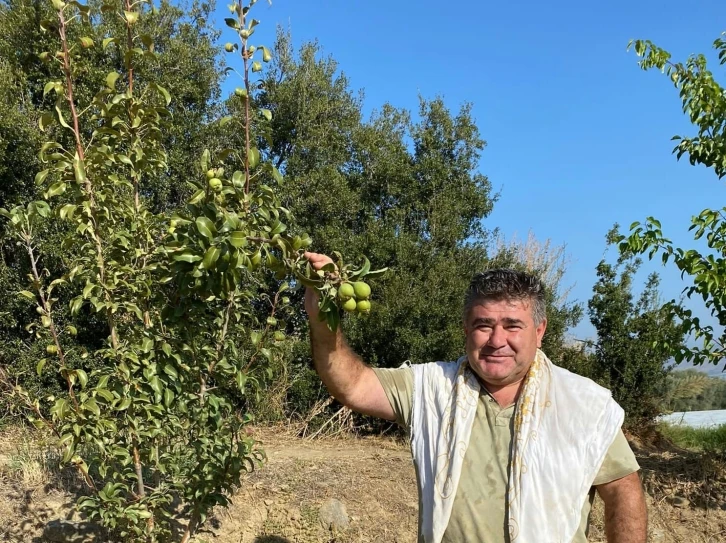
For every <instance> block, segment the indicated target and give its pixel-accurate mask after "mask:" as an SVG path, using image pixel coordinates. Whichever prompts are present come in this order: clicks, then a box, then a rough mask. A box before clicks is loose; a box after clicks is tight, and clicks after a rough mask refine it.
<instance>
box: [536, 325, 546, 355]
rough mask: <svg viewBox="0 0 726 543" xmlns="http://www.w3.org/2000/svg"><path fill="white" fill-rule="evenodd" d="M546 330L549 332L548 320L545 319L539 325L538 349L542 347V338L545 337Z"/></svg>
mask: <svg viewBox="0 0 726 543" xmlns="http://www.w3.org/2000/svg"><path fill="white" fill-rule="evenodd" d="M545 330H547V319H543V320H542V322H540V323H539V324H538V325H537V348H538V349H539V348H540V347H542V338H543V337H544V333H545Z"/></svg>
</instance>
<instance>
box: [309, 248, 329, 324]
mask: <svg viewBox="0 0 726 543" xmlns="http://www.w3.org/2000/svg"><path fill="white" fill-rule="evenodd" d="M304 256H305V258H307V259H308V262H310V265H311V266H312V268H313V269H314V270H315V271H317V270H319V269H321V268H322V267H323V266H325V265H326V264H330V263H331V262H333V259H332V258H330V257H329V256H327V255H321V254H319V253H309V252H307V251H306V252H305V254H304ZM319 300H320V297H319V296H318V293H317V291H316V290H315V289H314V288H310V287H306V288H305V311H306V312H307V314H308V317H309V318H310V326H314V325H316V324H318V323H319V322H320V320H319V318H318V316H319V311H318V309H319V308H318V304H319Z"/></svg>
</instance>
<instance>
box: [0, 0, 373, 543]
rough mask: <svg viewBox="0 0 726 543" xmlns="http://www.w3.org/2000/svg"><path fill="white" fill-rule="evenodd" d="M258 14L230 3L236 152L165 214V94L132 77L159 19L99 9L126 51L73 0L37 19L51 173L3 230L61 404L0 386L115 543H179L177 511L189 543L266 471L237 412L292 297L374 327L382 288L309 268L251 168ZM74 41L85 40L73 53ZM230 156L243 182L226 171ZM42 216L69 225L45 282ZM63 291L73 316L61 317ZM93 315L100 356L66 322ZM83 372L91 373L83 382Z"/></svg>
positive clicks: (287, 219) (200, 173)
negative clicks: (90, 53) (241, 131)
mask: <svg viewBox="0 0 726 543" xmlns="http://www.w3.org/2000/svg"><path fill="white" fill-rule="evenodd" d="M254 4H255V0H252V1H251V2H250V3H249V4H247V5H245V4H243V3H242V2H239V3H237V4H233V5H232V6H230V10H231V12H232V14H233V17H231V18H229V19H227V24H228V25H229V26H231V27H233V28H235V30H237V33H238V35H239V38H240V44H239V47H238V50H239V54H240V55H241V58H242V61H243V63H244V69H243V71H242V77H243V81H244V85H245V89H246V90H247V94H246V95H245V98H244V102H245V105H244V108H243V111H244V113H243V118H242V121H241V122H242V124H243V126H245V127H246V129H245V139H244V142H243V145H241V146H240V147H238V148H234V149H225V150H222V151H221V152H219V153H214V154H213V153H211V152H210V151H209V150H205V151H204V152H203V153H202V155H201V159H200V160H199V161H198V163H197V165H196V167H195V170H196V172H195V174H194V175H193V176H191V177H189V178H188V179H187V183H188V184H189V186H190V189H191V191H190V192H191V195H190V197H189V198H188V200H187V201H186V204H185V205H184V206H183V208H181V209H180V210H178V211H174V212H170V213H167V212H164V210H163V209H162V210H155V209H154V207H155V205H154V204H155V202H154V194H155V189H154V187H155V181H156V180H157V179H159V177H163V176H164V175H166V174H168V172H169V163H168V155H167V153H166V151H165V148H164V137H163V132H164V126H165V122H166V119H168V118H169V116H170V114H171V110H170V105H171V104H172V102H173V96H172V94H171V93H170V92H169V91H168V90H167V89H166V88H164V87H162V86H161V85H160V84H159V83H157V82H153V81H147V82H146V84H145V85H138V84H137V80H136V77H135V74H136V70H137V66H141V65H143V64H144V63H145V62H149V63H154V62H155V61H156V59H157V55H156V52H155V46H154V42H153V40H152V39H151V38H150V37H149V36H148V35H146V34H144V33H143V25H142V23H141V21H143V20H144V18H145V17H146V16H149V17H150V18H151V19H152V20H153V15H154V13H153V10H149V9H148V8H145V7H144V4H143V3H139V2H136V3H134V4H131V3H130V1H129V0H125V1H124V2H123V3H122V4H121V5H117V6H111V5H109V4H104V5H103V6H102V7H101V9H102V11H103V12H104V13H110V14H113V16H114V17H116V18H117V19H118V20H119V21H121V26H122V28H123V30H124V32H123V38H122V39H121V38H117V37H107V38H103V39H102V40H100V39H94V38H92V37H90V36H87V35H83V31H84V30H86V29H87V27H88V25H89V21H90V18H91V15H92V13H93V12H92V11H91V9H90V8H89V7H88V6H85V5H83V4H80V3H78V2H76V1H71V2H63V1H61V0H52V2H51V5H52V13H53V15H54V18H52V19H43V20H42V21H41V27H42V28H43V29H44V30H45V31H47V32H48V33H49V34H53V35H55V36H57V43H56V45H54V46H53V48H52V49H51V51H49V52H46V53H47V54H46V55H45V56H44V58H46V59H47V61H48V62H49V64H50V66H51V67H52V68H51V69H50V70H49V71H50V72H51V73H52V74H53V79H51V80H50V81H48V82H47V83H46V84H45V86H44V88H43V95H44V97H52V98H53V101H52V102H51V104H50V110H49V111H48V112H46V113H44V114H43V115H42V116H41V118H40V121H39V124H40V126H41V129H45V128H46V127H49V126H51V125H52V126H53V127H54V130H53V131H52V132H51V133H50V135H52V136H58V137H57V138H56V139H53V140H50V141H46V142H44V143H43V144H42V146H41V147H40V153H39V160H40V162H41V164H42V167H43V168H44V169H42V170H41V171H39V172H38V173H37V174H36V176H35V183H36V185H38V186H39V187H42V190H43V193H42V198H41V199H38V200H33V201H30V202H29V203H27V204H24V205H16V206H14V207H12V208H10V209H9V210H8V209H0V215H2V216H3V217H4V218H5V219H7V224H8V233H9V236H10V238H11V239H12V240H14V241H15V242H16V243H17V244H18V245H19V246H21V247H22V248H23V250H24V251H25V253H26V254H25V257H26V258H27V262H28V265H29V269H30V284H29V285H28V287H27V289H23V290H21V291H20V292H19V296H20V298H21V299H22V300H24V303H26V304H27V305H29V306H30V307H32V308H33V310H34V311H35V312H36V313H37V315H38V316H39V320H38V321H36V322H31V323H30V324H29V326H28V331H30V332H31V333H32V334H33V337H34V339H35V341H36V342H37V343H40V344H42V345H43V346H44V350H45V354H46V356H45V357H44V358H41V359H40V360H39V361H38V362H37V366H36V371H37V373H38V374H39V375H42V374H43V373H44V372H53V373H55V374H56V375H58V376H59V377H60V378H61V379H62V381H63V382H64V384H65V389H66V392H67V393H66V394H64V395H63V396H61V397H57V398H56V397H50V398H48V401H49V402H50V405H51V407H50V409H49V413H50V416H45V414H44V410H43V409H42V407H41V399H40V398H36V397H34V396H33V395H32V394H30V393H29V392H27V391H26V390H25V389H24V388H23V387H21V386H18V385H14V384H13V383H12V376H11V375H8V374H7V372H6V371H5V370H3V371H2V372H0V382H2V384H3V385H4V388H5V391H6V392H9V393H11V394H13V395H14V397H15V398H16V399H19V400H21V402H23V403H24V405H25V407H26V409H28V410H29V411H30V413H31V416H32V418H33V421H34V422H35V423H36V424H37V425H38V426H43V427H48V428H50V429H51V430H52V431H53V432H55V433H56V435H57V436H58V438H59V444H60V446H62V448H63V451H64V452H63V462H64V463H70V464H72V465H74V466H75V467H76V468H77V469H78V470H79V471H80V472H81V473H82V474H83V476H84V477H85V480H86V482H87V484H88V485H89V487H90V488H91V489H92V492H91V493H90V495H89V496H85V497H82V498H81V499H80V500H79V502H78V507H79V508H80V509H81V510H82V511H85V512H86V513H88V515H89V517H90V518H91V519H94V520H97V521H99V522H100V523H101V524H102V525H103V526H104V527H106V528H107V529H109V531H110V532H112V534H113V536H114V537H115V538H120V539H122V540H124V541H165V540H169V539H171V538H172V537H173V534H172V532H171V525H170V517H171V516H172V503H173V502H175V501H180V502H181V504H182V506H183V509H184V511H186V512H187V515H188V519H187V521H188V522H187V525H186V530H185V533H184V534H183V535H182V536H181V540H182V541H184V542H186V541H188V540H189V538H190V537H191V534H192V533H193V532H194V531H195V530H196V529H197V528H198V526H199V525H200V524H201V523H203V522H204V521H205V519H206V516H207V514H208V512H209V510H210V509H211V508H212V507H214V506H215V505H226V504H227V503H228V500H229V495H230V493H231V492H232V491H233V490H234V488H235V487H236V486H237V485H238V484H239V481H240V476H241V474H242V473H243V472H244V471H248V470H251V469H253V468H254V466H255V465H256V463H258V462H259V461H260V460H261V459H262V455H261V452H260V451H258V450H257V449H256V448H255V446H254V442H253V440H252V439H251V438H249V437H248V436H247V434H246V432H245V429H244V426H245V424H247V423H248V422H249V420H250V417H249V416H248V415H245V414H243V413H239V412H238V411H237V410H236V408H235V405H236V403H237V399H238V398H239V396H240V395H245V394H249V393H255V391H257V390H258V389H259V384H260V382H261V380H262V379H263V377H264V376H265V375H266V374H268V375H269V373H270V365H271V364H273V363H274V361H275V360H277V359H279V357H280V356H281V354H282V353H283V352H284V349H283V345H284V342H285V334H284V333H283V330H284V328H285V318H286V316H287V315H289V307H290V299H289V297H288V293H289V292H290V291H293V290H294V289H297V288H299V287H300V286H301V285H302V284H303V283H305V284H309V285H312V286H314V287H316V288H318V289H319V291H320V293H321V297H322V302H321V303H322V305H323V307H322V314H323V316H324V318H326V319H327V321H328V324H329V325H330V326H331V327H335V326H337V324H338V322H339V306H340V305H342V304H343V302H344V300H347V299H357V300H358V301H357V305H356V309H357V310H358V311H359V312H367V310H368V309H369V308H370V304H369V302H367V298H368V296H369V295H370V288H369V287H367V285H366V284H365V283H363V282H362V281H361V280H362V279H363V278H364V277H367V276H373V275H375V274H376V273H381V270H379V271H371V270H370V264H369V262H368V260H367V259H366V260H365V261H364V264H363V266H361V267H353V266H351V265H350V264H346V263H345V262H343V260H342V256H341V255H338V262H337V266H336V267H333V268H331V269H330V270H323V271H320V272H318V273H313V272H312V270H311V269H310V267H309V265H307V263H306V260H305V259H304V257H303V248H304V247H306V246H308V245H310V243H311V242H312V240H311V239H310V237H309V236H307V235H306V234H304V233H298V232H297V228H296V227H295V226H294V224H293V220H292V215H291V213H290V211H289V210H288V209H287V208H285V207H284V206H283V205H282V204H281V201H280V199H279V197H278V191H279V185H280V184H281V183H282V181H283V180H282V175H281V174H280V172H279V171H278V169H277V168H276V167H275V166H273V165H272V164H271V163H270V162H268V161H264V160H262V159H261V156H260V152H259V150H258V147H257V142H256V139H255V138H253V137H252V136H251V132H250V130H249V127H250V125H251V119H252V118H253V117H255V118H256V117H257V116H259V117H261V118H262V119H263V122H269V121H270V120H271V118H272V116H271V114H270V113H269V112H265V111H264V110H258V109H257V108H256V107H254V105H253V104H252V103H251V93H250V92H249V91H250V89H251V88H252V85H253V84H255V85H256V84H257V82H255V81H252V80H251V77H252V75H251V74H252V73H255V72H259V71H260V70H261V61H262V62H265V61H269V60H270V56H269V53H268V52H267V49H266V48H264V47H262V46H253V45H252V44H251V43H250V42H249V39H250V38H251V36H252V35H253V33H254V28H255V26H256V25H257V24H258V22H257V21H256V20H254V19H251V18H250V17H249V10H250V8H251V6H252V5H254ZM137 25H139V26H137ZM73 32H76V33H79V34H80V36H79V37H77V39H74V40H71V39H70V37H71V36H72V35H73ZM94 48H102V49H103V50H107V51H108V54H110V55H111V56H114V57H116V58H117V59H119V60H120V68H119V69H112V70H110V71H108V73H107V74H106V75H105V77H104V78H103V84H102V86H101V88H100V90H99V91H98V92H96V93H95V94H94V95H93V96H90V97H89V102H87V103H86V102H84V101H83V93H79V92H77V90H78V89H77V85H76V82H77V80H78V79H80V78H83V77H84V75H85V70H84V69H83V64H82V63H80V62H77V61H78V59H79V58H81V57H82V56H83V54H84V52H85V51H86V50H88V49H94ZM53 49H56V51H55V52H53ZM41 56H43V53H41ZM257 58H260V59H262V60H261V61H258V60H257ZM61 136H63V137H61ZM229 157H232V159H231V160H232V161H234V162H236V163H239V164H242V165H243V169H241V170H236V171H234V172H231V173H227V172H226V171H225V167H224V161H225V160H226V159H227V158H229ZM51 219H53V220H58V221H60V222H61V224H64V225H65V227H64V228H62V230H63V232H64V233H65V234H66V235H65V236H64V239H63V243H62V248H63V250H64V251H67V255H68V256H67V257H66V258H65V259H63V261H62V262H61V263H59V265H58V266H57V267H54V271H55V272H57V273H54V272H52V271H50V270H49V269H48V268H43V267H42V265H43V259H44V256H43V253H42V251H41V250H39V245H38V243H37V237H38V233H39V229H41V228H43V226H42V225H43V224H44V223H45V222H46V221H49V220H51ZM290 276H292V280H291V282H288V281H286V280H285V279H286V278H288V277H290ZM346 281H355V282H354V292H353V294H348V293H345V295H341V294H340V293H339V291H344V290H345V289H344V287H343V284H344V283H345V282H346ZM273 284H274V289H273V290H272V291H270V285H273ZM62 291H66V292H68V293H69V304H68V305H69V308H70V312H69V314H67V315H68V317H69V318H67V317H66V314H65V313H63V312H60V313H59V312H58V311H57V308H58V307H59V306H60V304H61V297H60V295H59V293H60V292H62ZM360 304H364V305H365V304H368V305H367V307H361V306H360ZM85 312H90V313H92V314H94V315H96V316H97V317H98V318H99V320H100V322H102V323H103V324H102V326H103V329H104V336H105V339H103V340H102V341H101V342H100V345H99V346H98V348H96V349H94V350H93V351H92V352H89V351H88V350H87V349H86V348H84V347H83V346H80V345H78V344H77V343H75V341H74V337H75V336H76V335H77V333H78V329H77V327H76V326H75V325H74V323H73V318H74V317H75V316H77V315H79V314H81V313H85ZM87 358H92V359H95V360H97V361H99V362H100V363H99V364H96V365H95V366H94V367H93V368H91V367H89V366H87V365H86V363H85V360H86V359H87Z"/></svg>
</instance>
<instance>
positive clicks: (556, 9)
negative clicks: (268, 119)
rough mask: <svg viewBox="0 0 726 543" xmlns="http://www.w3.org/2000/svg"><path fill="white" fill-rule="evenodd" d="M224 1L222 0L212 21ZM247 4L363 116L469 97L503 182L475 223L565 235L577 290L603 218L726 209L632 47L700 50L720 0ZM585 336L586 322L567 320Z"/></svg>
mask: <svg viewBox="0 0 726 543" xmlns="http://www.w3.org/2000/svg"><path fill="white" fill-rule="evenodd" d="M226 9H227V8H226V6H225V3H224V1H222V3H221V4H220V5H219V6H218V10H217V17H218V21H219V24H220V25H223V22H222V21H223V18H224V17H225V16H227V15H226ZM253 9H254V10H255V15H254V17H256V18H258V19H260V20H261V22H262V23H263V25H262V26H260V27H258V28H259V31H258V32H257V33H256V34H255V38H260V39H259V40H257V41H260V42H262V43H265V42H266V43H267V44H270V45H271V44H272V41H273V35H274V28H275V26H276V25H277V24H281V25H283V26H285V27H288V28H289V29H290V30H291V32H292V36H293V40H294V42H295V44H296V45H300V44H301V43H303V42H305V41H309V40H314V39H317V40H318V41H319V43H320V45H321V46H322V47H323V49H324V51H325V53H327V54H330V55H332V56H333V57H334V58H335V59H336V60H337V61H338V62H339V65H340V67H341V69H342V70H343V71H344V72H345V74H346V75H347V76H348V78H349V80H350V83H351V87H352V88H353V89H356V90H357V89H363V90H364V92H365V110H366V112H370V111H372V110H373V109H376V108H378V107H380V106H381V105H382V104H383V103H385V102H390V103H392V104H393V105H395V106H398V107H406V108H409V109H411V110H413V111H415V110H416V108H417V100H418V95H419V94H421V95H423V96H424V97H427V98H432V97H434V96H436V95H441V96H443V97H444V99H445V100H446V102H447V104H448V105H449V107H450V108H451V109H453V110H456V109H458V107H459V105H460V104H462V103H463V102H471V103H472V104H473V115H474V117H475V119H476V121H477V125H478V126H479V129H480V131H481V134H482V136H483V138H484V139H485V140H486V141H487V143H488V146H487V148H486V150H485V151H484V153H483V155H482V158H481V164H480V170H481V172H482V173H484V174H485V175H487V176H488V177H489V179H490V181H491V182H492V184H493V186H494V188H495V189H496V190H500V191H501V199H500V201H499V202H498V203H497V204H496V206H495V209H494V212H493V213H492V214H491V216H490V217H488V218H487V219H486V221H485V225H486V226H487V227H489V228H495V227H499V228H500V229H501V232H502V233H503V234H504V235H505V236H506V237H507V238H510V237H512V236H514V235H517V236H518V237H519V238H520V239H522V238H526V236H527V234H528V232H529V231H530V230H531V231H533V232H534V234H535V235H536V237H537V238H538V239H540V240H545V239H548V238H549V239H550V240H551V241H552V243H554V244H555V245H563V244H564V245H566V250H567V252H568V254H569V256H570V259H571V264H570V267H569V271H568V274H567V277H566V280H565V284H568V285H574V288H573V290H572V292H571V299H573V300H578V301H581V302H586V301H587V300H588V299H589V297H590V295H591V291H592V285H593V284H594V282H595V279H596V278H595V266H596V265H597V263H598V262H599V260H600V259H601V258H602V257H603V253H604V250H605V242H604V239H605V238H604V237H605V234H606V232H607V231H608V229H609V228H610V227H611V226H612V225H613V223H615V222H618V223H620V224H621V226H623V227H625V228H627V226H628V225H630V223H631V222H633V221H635V220H639V219H643V218H645V217H646V216H648V215H654V216H656V217H658V218H659V219H660V220H661V222H662V223H663V228H664V231H665V233H666V235H668V236H670V237H671V238H672V239H673V240H674V241H675V242H676V243H680V244H681V245H684V246H689V245H688V244H689V236H688V232H687V229H688V226H689V219H690V217H691V216H692V215H694V214H696V213H698V212H699V211H701V210H702V209H704V208H706V207H713V206H716V207H720V206H722V205H723V204H722V202H723V200H724V198H723V196H724V194H726V187H724V184H723V182H722V181H719V180H718V179H717V178H716V176H715V175H714V174H713V173H711V172H710V171H709V170H706V169H705V168H701V167H692V166H690V165H689V164H688V162H687V161H685V162H682V163H678V162H676V160H675V157H674V156H673V155H672V154H671V149H672V147H673V143H672V142H671V141H670V138H671V136H673V135H675V134H689V133H692V130H691V128H690V125H689V123H688V120H687V118H686V117H685V116H684V115H683V114H682V113H681V110H680V101H679V99H678V95H677V92H676V91H675V89H674V88H673V87H672V86H671V85H670V82H669V81H668V80H667V79H666V78H665V77H664V76H662V75H661V74H659V73H657V72H647V73H646V72H643V71H641V70H640V69H639V68H638V66H637V58H636V56H635V54H634V53H632V52H630V53H628V52H626V46H627V43H628V41H629V40H630V39H632V38H645V39H651V40H653V41H654V42H656V43H657V44H659V45H661V46H662V47H664V48H666V49H667V50H669V51H670V52H671V53H673V55H674V58H676V59H679V60H680V59H685V57H686V56H687V55H688V54H690V53H699V52H708V51H710V50H711V44H712V42H713V40H714V39H716V38H717V37H718V36H719V35H720V33H721V32H722V31H724V30H726V17H724V16H725V15H726V5H724V4H723V2H716V1H714V0H699V1H697V2H692V3H690V5H688V7H686V5H685V4H684V3H683V2H682V1H680V2H676V1H673V0H666V1H660V2H655V1H652V0H650V1H644V2H640V3H632V2H624V1H622V0H615V1H610V2H597V3H595V2H582V1H577V2H575V1H564V0H553V1H550V2H535V1H531V0H530V1H511V2H483V1H460V2H440V1H439V2H433V1H428V0H419V1H411V0H405V1H404V0H400V1H398V2H390V1H385V2H384V1H381V0H372V1H366V2H362V1H358V0H349V1H343V0H337V1H336V0H327V1H324V0H319V1H312V0H310V1H307V2H300V1H299V0H274V1H273V5H272V6H271V7H269V6H268V5H267V3H265V2H264V0H260V2H258V4H257V5H256V6H255V7H254V8H253ZM230 38H231V33H226V32H225V34H224V35H223V37H222V40H221V41H222V42H224V41H227V40H228V39H230ZM712 67H713V68H714V69H715V70H718V68H717V67H716V64H715V63H714V64H713V65H712ZM236 85H237V82H235V81H233V82H230V83H229V85H228V87H227V88H228V89H231V88H233V87H234V86H236ZM611 256H613V255H612V254H611ZM657 268H658V269H660V266H657ZM662 275H663V285H662V290H663V294H664V296H665V297H668V298H671V297H677V296H678V295H679V293H680V290H681V289H682V288H683V286H684V285H683V283H681V281H680V279H679V278H678V275H677V274H676V273H674V272H673V271H669V270H667V269H664V270H663V273H662ZM694 308H696V309H697V308H698V307H697V305H694ZM592 334H593V329H592V327H591V326H590V325H589V321H588V320H587V318H585V319H584V322H583V323H582V324H581V325H580V326H578V327H577V328H576V329H575V330H574V331H573V335H574V336H575V337H587V336H591V335H592Z"/></svg>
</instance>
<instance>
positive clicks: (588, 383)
mask: <svg viewBox="0 0 726 543" xmlns="http://www.w3.org/2000/svg"><path fill="white" fill-rule="evenodd" d="M552 372H553V374H554V376H555V378H556V379H558V380H559V381H561V382H564V383H567V384H571V385H573V386H582V387H587V388H591V389H592V390H597V391H600V392H603V393H607V394H611V392H610V390H608V389H607V388H605V387H604V386H602V385H599V384H597V383H596V382H595V381H593V380H592V379H590V378H589V377H584V376H582V375H580V374H578V373H574V372H572V371H570V370H567V369H565V368H563V367H561V366H558V365H556V364H552Z"/></svg>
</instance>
